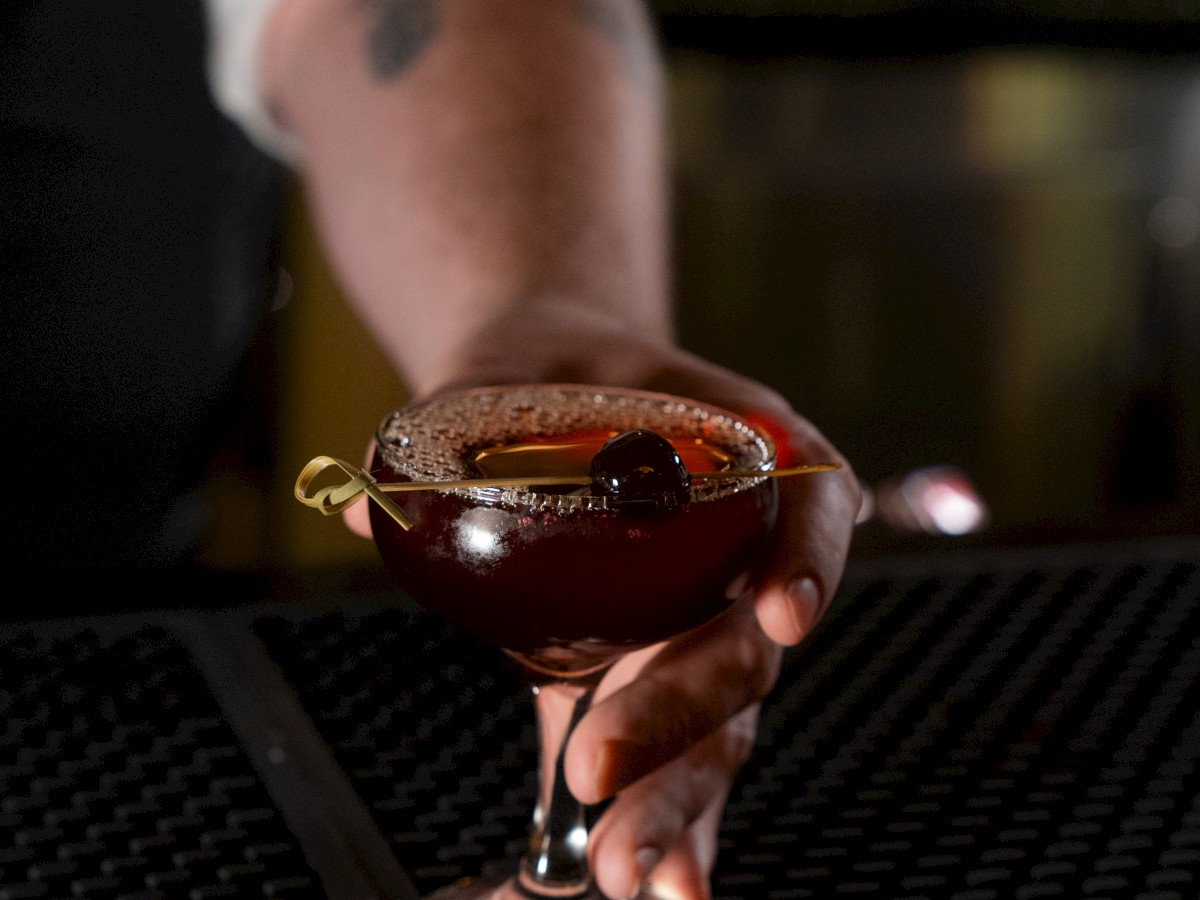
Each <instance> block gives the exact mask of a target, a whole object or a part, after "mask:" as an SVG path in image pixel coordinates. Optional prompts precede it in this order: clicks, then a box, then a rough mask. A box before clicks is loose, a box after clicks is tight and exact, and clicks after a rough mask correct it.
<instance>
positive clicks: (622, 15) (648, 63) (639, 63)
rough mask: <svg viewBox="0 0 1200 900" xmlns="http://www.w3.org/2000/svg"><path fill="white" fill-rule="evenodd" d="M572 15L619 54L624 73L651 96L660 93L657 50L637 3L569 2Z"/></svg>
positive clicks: (646, 18) (611, 0) (613, 0)
mask: <svg viewBox="0 0 1200 900" xmlns="http://www.w3.org/2000/svg"><path fill="white" fill-rule="evenodd" d="M573 2H574V4H575V10H576V15H578V16H579V18H580V19H582V20H583V21H584V22H586V23H587V24H588V25H589V26H591V27H592V28H594V29H596V30H597V31H599V32H600V34H602V35H603V36H604V37H605V38H606V39H608V40H609V41H610V42H611V43H612V44H613V45H614V46H615V47H616V48H617V51H618V52H619V53H620V54H621V61H622V62H623V63H624V65H625V72H626V74H627V75H628V76H629V77H630V78H632V79H633V81H634V82H635V83H637V84H639V85H641V86H642V87H644V88H647V89H649V90H650V91H651V92H652V93H656V94H657V93H659V92H660V90H661V84H660V82H661V72H660V66H659V59H658V47H657V45H656V44H655V40H654V34H653V30H652V27H651V23H650V19H649V15H648V13H647V11H646V10H645V8H644V7H643V6H642V5H641V3H640V2H639V0H632V2H630V0H573Z"/></svg>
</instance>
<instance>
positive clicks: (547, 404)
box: [376, 385, 774, 513]
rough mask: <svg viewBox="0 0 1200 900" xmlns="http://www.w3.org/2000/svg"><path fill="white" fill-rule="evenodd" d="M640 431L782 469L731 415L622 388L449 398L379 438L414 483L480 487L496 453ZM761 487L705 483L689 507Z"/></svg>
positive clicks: (398, 415)
mask: <svg viewBox="0 0 1200 900" xmlns="http://www.w3.org/2000/svg"><path fill="white" fill-rule="evenodd" d="M516 413H519V414H516ZM639 429H644V430H648V431H653V432H655V433H657V434H659V435H661V436H662V437H664V438H667V439H668V440H671V441H694V440H696V439H703V440H704V441H706V442H709V443H712V444H715V445H717V446H718V447H720V448H721V449H722V450H723V451H724V452H725V453H726V454H728V456H729V465H730V467H731V468H734V469H737V470H739V471H749V472H753V471H765V470H767V469H770V468H772V467H773V465H774V446H773V445H772V444H771V441H770V439H769V438H767V437H765V436H764V435H762V434H760V433H759V432H758V431H756V430H755V429H754V428H752V427H751V426H749V425H747V424H746V423H744V422H742V421H740V420H739V419H737V418H736V417H735V416H734V415H733V414H731V413H727V412H725V411H723V410H720V409H717V408H715V407H710V406H705V405H704V404H701V403H693V402H690V401H686V400H683V399H682V398H675V397H668V396H666V395H663V394H656V393H651V392H645V391H634V390H624V389H619V388H614V389H611V390H609V389H604V388H595V387H586V386H572V385H531V386H523V387H495V388H478V389H471V390H465V391H458V392H453V393H447V394H443V395H441V396H439V397H433V398H431V399H429V400H425V401H421V402H418V403H414V404H412V405H410V406H407V407H404V408H403V409H400V410H398V411H397V412H395V413H393V414H392V415H390V416H389V417H388V418H387V419H385V420H384V421H383V423H382V424H381V425H380V426H379V430H378V432H377V435H376V438H377V440H378V443H379V448H380V452H381V455H382V457H383V460H384V462H385V464H386V465H387V466H388V467H389V468H391V469H392V470H393V471H394V472H396V473H397V474H398V475H400V476H401V477H402V478H404V479H405V480H409V481H449V480H457V479H469V478H477V477H478V472H477V471H475V469H474V465H473V463H472V460H473V458H474V457H475V456H476V454H477V453H478V452H479V451H481V450H484V449H488V448H491V447H495V446H497V445H502V444H506V443H519V442H522V441H528V440H530V439H552V438H555V437H562V436H568V435H572V434H578V433H583V432H595V431H609V432H611V433H613V434H619V433H622V432H627V431H637V430H639ZM758 481H759V479H754V478H749V479H708V480H705V481H700V482H697V483H696V484H693V485H691V486H690V488H689V497H688V499H689V500H691V501H698V500H708V499H714V498H716V497H721V496H725V495H727V494H732V493H736V492H738V491H740V490H744V489H746V488H747V487H750V486H752V485H754V484H757V483H758ZM457 490H461V491H462V492H464V493H467V494H470V495H472V496H474V497H476V498H478V499H484V500H488V501H491V502H503V503H513V504H522V505H527V506H530V507H532V508H535V509H539V510H551V511H561V512H564V513H565V512H571V511H574V510H580V509H601V510H603V509H611V508H614V506H615V503H613V502H612V498H610V497H605V496H595V495H592V494H585V495H582V496H581V495H567V494H560V493H559V494H556V493H548V492H538V491H536V490H530V489H527V488H526V489H522V488H497V487H477V488H476V487H472V488H462V489H457Z"/></svg>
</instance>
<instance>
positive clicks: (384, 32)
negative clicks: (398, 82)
mask: <svg viewBox="0 0 1200 900" xmlns="http://www.w3.org/2000/svg"><path fill="white" fill-rule="evenodd" d="M363 5H364V6H366V7H367V8H368V9H369V11H370V12H371V13H372V17H373V19H374V21H373V23H372V25H371V28H370V31H369V32H368V33H367V46H366V51H367V66H368V68H369V69H370V71H371V74H373V75H374V76H375V77H376V78H377V79H378V80H380V81H385V80H387V79H389V78H395V77H396V76H397V75H399V74H400V73H401V72H402V71H404V70H405V69H406V68H408V66H409V65H410V64H411V63H412V62H413V60H415V59H416V58H417V57H418V56H420V55H421V52H422V51H423V50H424V49H425V48H426V47H427V46H429V43H430V41H432V40H433V37H434V34H435V33H436V32H437V27H438V21H437V10H436V8H435V5H436V4H435V0H364V4H363Z"/></svg>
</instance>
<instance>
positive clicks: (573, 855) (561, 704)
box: [517, 683, 595, 898]
mask: <svg viewBox="0 0 1200 900" xmlns="http://www.w3.org/2000/svg"><path fill="white" fill-rule="evenodd" d="M594 692H595V688H594V686H591V685H582V684H570V683H567V684H561V683H558V684H545V685H539V686H537V687H534V688H533V701H534V709H535V711H536V714H537V723H538V759H539V762H538V768H539V771H538V801H537V806H536V807H535V808H534V811H533V825H532V828H531V829H530V834H529V849H528V852H527V853H526V855H525V857H524V858H523V859H522V860H521V870H520V873H519V875H518V878H517V881H518V884H519V885H520V888H521V891H522V893H524V894H525V895H526V896H529V897H560V898H566V897H586V896H589V894H588V892H589V890H590V888H591V883H592V875H591V870H590V868H589V867H588V858H587V845H588V832H587V822H586V820H585V818H584V807H583V805H582V804H581V803H580V802H579V801H578V800H576V799H575V797H574V796H573V795H572V794H571V791H570V790H569V789H568V788H567V780H566V777H565V776H564V771H563V759H564V757H565V756H566V752H567V741H568V740H569V739H570V737H571V732H573V731H574V730H575V726H576V725H578V724H579V720H580V719H582V718H583V715H584V713H586V712H587V711H588V707H589V706H590V705H591V702H592V695H593V693H594Z"/></svg>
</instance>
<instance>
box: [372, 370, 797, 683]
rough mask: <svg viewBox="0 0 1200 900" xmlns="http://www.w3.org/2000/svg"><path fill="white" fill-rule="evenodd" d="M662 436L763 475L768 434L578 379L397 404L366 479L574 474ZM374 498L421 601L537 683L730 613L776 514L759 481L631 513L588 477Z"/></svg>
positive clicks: (397, 570) (391, 558)
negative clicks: (617, 449)
mask: <svg viewBox="0 0 1200 900" xmlns="http://www.w3.org/2000/svg"><path fill="white" fill-rule="evenodd" d="M642 428H644V429H650V430H652V431H654V432H657V433H658V434H660V435H662V436H664V437H665V438H667V439H668V440H669V441H670V442H671V443H672V444H673V445H674V446H675V448H676V449H677V450H679V452H680V456H681V458H683V459H684V460H685V464H686V465H687V466H688V468H689V470H691V471H705V470H709V471H711V470H713V469H719V468H730V469H736V470H738V471H743V472H745V471H750V472H754V471H764V470H767V469H769V468H771V466H772V464H773V448H772V445H771V444H770V441H769V440H768V439H766V438H764V437H763V436H762V435H760V434H759V433H758V432H756V431H755V430H754V429H752V428H750V427H749V426H747V425H745V424H744V423H742V422H740V421H739V420H738V419H737V418H736V417H734V416H733V415H731V414H729V413H726V412H723V411H721V410H717V409H714V408H711V407H706V406H704V405H702V404H697V403H694V402H692V401H688V400H683V399H680V398H675V397H668V396H665V395H661V394H649V393H642V392H635V391H619V390H613V389H605V388H589V387H579V386H530V387H520V388H487V389H480V390H473V391H464V392H457V393H452V394H446V395H443V396H441V397H437V398H434V399H432V400H429V401H426V402H424V403H420V404H415V405H413V406H410V407H407V408H405V409H403V410H400V411H399V412H397V413H395V414H393V415H392V416H390V417H389V418H388V419H387V420H385V421H384V423H383V424H382V425H381V426H380V429H379V432H378V435H377V439H378V451H377V453H376V458H375V461H374V464H373V468H372V474H373V475H374V476H375V478H377V479H378V480H379V482H380V483H381V484H382V483H387V482H389V481H423V482H426V481H428V482H436V481H445V480H451V479H462V478H471V477H480V476H497V475H504V476H509V477H513V476H533V475H539V476H545V475H555V476H558V475H562V476H568V475H578V474H580V472H586V471H587V464H588V461H589V460H590V459H591V458H592V456H593V455H594V453H595V452H596V450H597V449H599V447H600V446H601V445H602V444H603V443H604V441H605V440H606V439H607V438H609V437H611V436H612V435H614V434H617V433H620V432H625V431H630V430H633V429H642ZM390 496H391V498H392V499H393V501H394V502H395V503H396V504H397V505H398V506H400V507H401V508H402V509H403V510H404V512H405V513H406V514H407V515H408V516H409V518H410V519H412V521H413V528H412V530H410V531H404V530H403V529H401V528H400V527H399V526H398V525H397V524H396V523H395V522H394V521H393V520H392V519H391V518H390V517H389V516H388V515H386V513H384V512H383V511H382V510H381V509H380V508H379V507H377V506H375V505H372V509H371V524H372V528H373V530H374V534H375V540H376V543H377V544H378V546H379V550H380V553H381V555H382V557H383V559H384V561H385V563H386V564H387V566H388V567H389V568H390V569H391V571H392V572H393V574H394V575H395V577H396V579H397V581H398V583H399V584H400V585H401V586H402V587H403V588H404V589H405V590H406V591H408V592H409V593H410V594H411V595H412V596H413V598H414V599H416V600H417V601H418V602H419V603H421V604H422V605H423V606H425V607H427V608H428V609H430V610H432V611H434V612H436V613H438V614H439V615H441V616H443V617H445V618H447V619H449V620H451V621H454V622H456V623H458V624H460V625H462V626H463V627H465V628H467V629H469V630H471V631H473V632H475V633H477V634H479V635H481V636H482V637H484V638H485V639H487V640H489V641H491V642H494V643H495V644H497V645H499V646H501V647H503V648H504V649H505V650H507V651H508V652H510V653H511V654H513V655H514V656H517V657H518V658H519V659H521V660H522V661H524V662H525V663H527V664H528V665H529V666H530V667H531V668H533V669H534V670H536V671H538V672H541V673H542V674H543V675H552V676H557V677H570V676H573V675H582V674H584V673H587V672H594V671H596V670H598V669H602V668H603V667H604V666H605V665H606V664H607V663H609V662H611V661H613V660H614V659H615V658H617V657H618V656H620V655H621V654H622V653H625V652H628V651H629V650H631V649H634V648H636V647H640V646H644V645H647V644H651V643H654V642H657V641H660V640H665V639H667V638H669V637H673V636H675V635H677V634H680V633H682V632H684V631H687V630H689V629H691V628H694V627H696V626H697V625H700V624H702V623H704V622H705V621H707V620H708V619H710V618H712V617H713V616H715V615H716V614H718V613H719V612H721V611H722V610H723V609H725V608H726V607H727V606H728V605H729V604H730V603H731V602H732V601H733V600H734V599H735V598H736V596H737V593H738V592H739V590H740V588H741V587H742V586H743V585H742V581H743V579H742V576H743V575H744V574H745V573H746V572H747V570H748V569H749V568H750V567H751V566H752V565H753V564H754V562H755V561H756V557H757V554H758V552H759V551H760V550H761V548H762V545H763V540H762V539H763V537H764V535H765V534H766V532H767V531H768V530H769V529H770V527H771V526H772V524H773V523H774V519H775V513H776V506H777V499H776V489H775V485H774V482H773V481H772V480H771V479H768V478H758V479H755V478H745V479H730V480H722V481H712V482H704V483H697V484H693V485H692V486H691V488H690V490H689V495H688V497H687V502H685V503H683V504H682V505H680V506H678V507H677V508H674V509H668V510H650V511H645V510H641V509H639V510H630V509H626V508H623V507H622V505H621V504H620V503H618V502H614V501H613V500H612V498H605V497H598V496H594V494H593V492H592V491H591V490H590V489H589V488H588V487H582V488H579V487H574V486H572V485H563V486H561V487H553V486H552V487H539V488H537V489H536V490H535V489H521V488H465V489H456V490H449V491H439V490H429V491H418V492H411V493H391V494H390Z"/></svg>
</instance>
